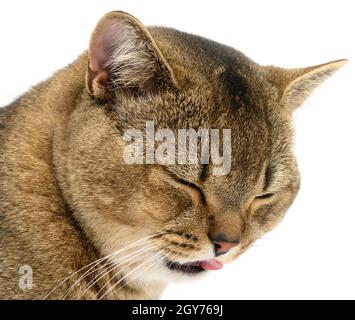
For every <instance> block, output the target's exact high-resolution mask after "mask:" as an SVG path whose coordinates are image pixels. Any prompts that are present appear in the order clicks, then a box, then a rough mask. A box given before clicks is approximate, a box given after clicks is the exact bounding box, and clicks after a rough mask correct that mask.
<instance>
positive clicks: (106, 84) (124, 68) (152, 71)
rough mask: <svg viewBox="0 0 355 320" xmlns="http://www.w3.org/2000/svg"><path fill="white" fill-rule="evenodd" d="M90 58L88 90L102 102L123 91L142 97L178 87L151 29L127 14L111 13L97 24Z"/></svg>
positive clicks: (92, 39) (87, 76)
mask: <svg viewBox="0 0 355 320" xmlns="http://www.w3.org/2000/svg"><path fill="white" fill-rule="evenodd" d="M88 58H89V62H88V70H87V75H86V85H87V89H88V90H89V92H90V94H92V95H93V96H95V97H96V98H99V99H107V98H110V97H112V96H113V95H114V93H115V92H117V91H120V90H121V91H123V92H126V93H127V94H134V95H140V94H145V93H147V92H157V91H161V90H166V89H169V88H170V89H172V88H176V87H177V84H176V81H175V79H174V76H173V73H172V71H171V68H170V67H169V65H168V64H167V62H166V61H165V59H164V57H163V56H162V54H161V52H160V50H159V48H158V47H157V45H156V43H155V42H154V40H153V38H152V36H151V35H150V33H149V32H148V30H147V29H146V28H145V27H144V26H143V25H142V24H141V23H140V22H139V21H138V20H137V19H135V18H134V17H132V16H131V15H129V14H127V13H125V12H120V11H114V12H110V13H108V14H106V15H105V16H104V17H103V18H102V19H101V20H100V21H99V22H98V24H97V26H96V28H95V30H94V32H93V34H92V37H91V41H90V46H89V51H88Z"/></svg>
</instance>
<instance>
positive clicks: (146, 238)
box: [43, 234, 157, 300]
mask: <svg viewBox="0 0 355 320" xmlns="http://www.w3.org/2000/svg"><path fill="white" fill-rule="evenodd" d="M156 236H157V234H153V235H150V236H147V237H144V238H141V239H138V240H136V241H135V242H133V243H131V244H130V245H129V246H127V247H125V248H122V249H119V250H117V251H115V252H113V253H111V254H109V255H107V256H105V257H102V258H100V259H97V260H95V261H93V262H91V263H89V264H88V265H86V266H84V267H82V268H80V269H79V270H77V271H76V272H74V273H73V274H71V275H70V276H68V277H66V278H65V279H64V280H62V281H61V282H60V283H59V284H58V285H57V286H56V287H54V288H53V289H52V290H51V291H50V292H49V293H48V294H47V295H46V296H44V297H43V299H44V300H45V299H47V298H48V297H49V296H50V295H51V294H52V293H54V292H55V290H57V289H58V288H59V287H60V286H62V285H63V284H64V283H65V282H66V281H68V280H69V279H70V278H72V277H73V276H75V275H76V274H78V273H79V272H81V271H83V270H84V269H86V268H88V267H90V266H92V267H91V268H90V269H89V270H91V269H92V268H94V267H95V266H97V265H98V264H99V263H100V262H102V261H104V260H106V259H109V258H110V257H112V256H115V255H117V254H118V253H120V252H122V251H125V250H127V249H130V248H132V247H135V246H138V245H140V243H141V242H143V241H145V240H148V239H150V238H153V237H156ZM76 283H77V282H76ZM76 283H75V284H76Z"/></svg>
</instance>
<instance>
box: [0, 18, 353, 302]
mask: <svg viewBox="0 0 355 320" xmlns="http://www.w3.org/2000/svg"><path fill="white" fill-rule="evenodd" d="M345 63H346V61H345V60H339V61H333V62H329V63H326V64H322V65H318V66H313V67H307V68H299V69H284V68H279V67H275V66H261V65H259V64H257V63H255V62H253V61H252V60H250V59H249V58H248V57H246V56H245V55H243V54H242V53H240V52H239V51H236V50H235V49H233V48H230V47H228V46H225V45H221V44H219V43H216V42H214V41H211V40H207V39H205V38H202V37H199V36H195V35H191V34H188V33H184V32H180V31H177V30H174V29H169V28H163V27H149V28H146V27H145V26H143V25H142V24H141V23H140V22H139V21H138V20H137V19H135V18H134V17H132V16H131V15H129V14H127V13H124V12H110V13H108V14H106V15H105V16H104V17H103V18H102V19H101V20H100V21H99V22H98V24H97V27H96V28H95V30H94V32H93V34H92V37H91V41H90V44H89V49H88V51H87V52H85V53H83V54H82V55H81V56H80V57H79V58H78V59H77V60H75V61H74V62H73V63H72V64H70V65H69V66H67V67H66V68H64V69H62V70H60V71H58V72H57V73H55V74H54V75H53V76H52V77H51V78H49V79H48V80H46V81H44V82H42V83H41V84H39V85H37V86H36V87H34V88H33V89H31V90H30V91H29V92H27V93H26V94H24V95H23V96H22V97H20V98H19V99H17V100H16V101H15V102H14V103H12V104H11V105H9V106H7V107H5V108H1V109H0V155H1V157H0V298H2V299H155V298H159V296H160V295H161V294H162V292H163V290H164V288H165V286H166V285H167V283H168V282H170V281H173V280H179V279H184V278H185V279H190V278H193V277H197V276H200V275H203V274H205V273H207V271H209V270H217V269H221V268H222V267H223V264H224V263H227V262H230V261H232V260H234V259H236V258H237V257H238V256H239V255H240V254H242V253H243V252H244V251H245V250H247V249H248V248H249V247H250V246H251V245H252V244H253V242H254V241H255V240H256V239H258V238H259V237H260V236H261V235H263V234H264V233H265V232H267V231H269V230H271V229H272V228H274V227H275V225H276V224H277V223H278V222H279V221H280V220H281V219H282V217H283V216H284V214H285V212H286V211H287V209H288V208H289V206H290V205H291V203H292V202H293V200H294V198H295V196H296V194H297V191H298V189H299V185H300V179H299V173H298V170H297V164H296V161H295V158H294V155H293V151H292V123H291V122H292V112H293V111H294V110H295V109H296V108H297V107H299V106H300V105H301V104H302V103H303V101H304V100H305V99H306V98H307V96H308V95H309V94H310V93H311V92H312V90H313V89H314V88H315V87H316V86H318V85H319V84H320V83H321V82H322V81H324V80H325V79H326V78H327V77H328V76H330V75H331V74H332V73H333V72H335V71H336V70H337V69H339V68H340V67H341V66H343V65H344V64H345ZM147 121H151V122H153V123H154V125H155V127H156V128H157V129H158V128H166V129H169V130H171V132H174V133H177V132H178V130H180V129H195V130H198V129H201V128H207V129H219V130H223V129H229V130H230V132H231V152H230V160H231V161H230V170H229V171H228V172H227V173H226V174H223V175H217V174H214V173H213V172H214V171H213V169H214V166H215V165H214V164H211V163H202V162H201V161H198V162H196V163H192V162H191V163H190V162H186V163H185V164H175V165H174V164H166V165H164V164H161V163H156V162H155V163H150V164H147V163H135V164H127V163H126V162H125V160H124V157H123V154H124V152H125V151H124V150H126V149H125V148H126V147H127V142H126V141H125V140H124V139H123V136H124V134H125V132H126V131H127V130H132V129H134V130H140V132H145V130H146V123H147ZM144 154H146V152H145V153H144ZM199 157H201V155H199ZM199 159H200V158H199Z"/></svg>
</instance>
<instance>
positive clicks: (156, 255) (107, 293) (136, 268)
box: [99, 252, 160, 300]
mask: <svg viewBox="0 0 355 320" xmlns="http://www.w3.org/2000/svg"><path fill="white" fill-rule="evenodd" d="M159 257H160V253H159V252H158V253H156V254H155V255H154V256H153V257H151V259H154V258H159ZM158 260H159V259H158ZM150 262H151V261H150V260H147V261H144V262H143V263H141V264H140V265H138V266H137V267H135V268H134V269H133V270H131V271H130V272H128V273H127V274H126V275H125V276H124V277H122V278H121V279H120V280H119V281H118V282H117V283H115V284H114V285H113V286H111V288H109V289H108V290H107V291H106V292H105V293H104V294H103V295H102V296H101V297H100V298H99V300H102V299H103V298H105V297H106V296H107V295H111V294H112V293H113V292H116V291H117V290H114V291H113V292H111V291H112V290H113V289H114V288H115V287H116V286H117V285H118V284H119V283H121V282H123V281H124V280H125V279H126V278H127V277H128V276H129V275H130V274H132V273H134V272H136V271H137V270H139V269H140V268H141V267H142V266H144V265H146V264H147V263H150ZM156 262H157V261H155V263H156ZM155 263H154V264H155ZM151 266H152V265H151ZM117 274H119V273H117ZM130 282H131V281H130ZM110 292H111V293H110Z"/></svg>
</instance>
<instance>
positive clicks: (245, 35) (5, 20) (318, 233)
mask: <svg viewBox="0 0 355 320" xmlns="http://www.w3.org/2000/svg"><path fill="white" fill-rule="evenodd" d="M352 5H354V1H351V0H349V1H342V0H337V1H324V0H323V1H310V0H306V1H305V0H302V1H301V0H298V1H270V0H269V1H263V0H260V1H250V0H248V1H243V2H241V1H221V0H220V1H191V0H189V1H183V0H179V1H176V0H175V1H144V0H141V1H132V0H130V1H109V0H106V1H104V0H100V1H89V0H86V1H79V0H75V1H72V0H60V1H57V0H56V1H54V0H51V1H35V0H27V1H25V0H24V1H19V0H11V1H1V2H0V43H1V45H0V70H1V73H0V106H4V105H6V104H8V103H10V102H11V101H12V100H13V99H14V98H15V97H17V96H18V95H19V94H21V93H23V92H25V91H26V90H27V89H28V88H29V87H30V86H31V85H34V84H36V83H37V82H39V81H41V80H43V79H45V78H46V77H48V76H49V75H51V73H52V72H54V71H55V70H57V69H58V68H61V67H63V66H64V65H66V64H67V63H69V62H71V61H72V60H74V58H76V56H78V55H79V54H80V53H81V52H82V51H83V50H84V49H86V48H87V43H88V40H89V36H90V33H91V31H92V29H93V28H94V26H95V24H96V22H97V20H98V19H99V18H100V16H101V15H103V14H104V13H106V12H107V11H111V10H124V11H127V12H129V13H131V14H133V15H134V16H136V17H137V18H138V19H140V20H141V21H142V22H143V23H145V24H148V25H152V24H153V25H165V26H170V27H174V28H177V29H180V30H183V31H188V32H191V33H196V34H199V35H202V36H205V37H208V38H212V39H214V40H217V41H219V42H222V43H225V44H228V45H231V46H233V47H235V48H237V49H239V50H241V51H242V52H244V53H245V54H247V55H248V56H250V57H251V58H252V59H254V60H256V61H257V62H259V63H261V64H276V65H280V66H284V67H301V66H308V65H313V64H319V63H323V62H327V61H328V60H334V59H340V58H348V59H349V60H350V63H349V64H348V65H347V66H345V67H344V68H343V69H342V70H341V71H339V72H338V73H337V74H336V75H335V76H333V77H332V78H331V79H330V80H328V81H327V82H326V83H325V84H324V85H322V86H321V87H320V88H319V89H318V90H317V91H316V92H315V94H314V95H313V96H312V97H311V99H309V100H308V101H307V103H306V104H305V105H304V107H303V108H301V109H299V110H297V112H296V113H295V128H296V146H295V151H296V154H297V158H298V161H299V166H300V170H301V173H302V178H303V180H302V188H301V191H300V194H299V196H298V198H297V200H296V202H295V204H294V205H293V207H292V208H291V209H290V210H289V212H288V215H287V217H286V219H285V220H284V221H283V223H281V224H280V226H279V227H277V229H276V230H275V231H273V232H271V233H269V234H267V235H266V236H265V237H264V238H263V239H261V240H260V241H259V242H258V243H257V244H256V246H255V247H253V248H252V249H250V251H249V252H247V253H246V254H244V256H242V257H241V258H239V260H237V261H235V262H234V263H233V264H231V265H228V266H226V267H225V268H224V269H223V270H220V271H216V272H214V273H211V274H210V275H208V276H207V277H206V278H204V279H202V280H199V281H192V282H190V283H181V284H174V285H170V286H169V287H168V289H167V290H166V292H165V294H164V296H163V298H165V299H205V298H206V299H219V298H223V299H249V298H255V299H261V298H266V299H276V298H278V299H289V298H296V299H301V298H303V299H328V298H339V299H340V298H355V250H354V246H355V210H354V200H355V190H354V189H355V188H354V183H355V174H354V166H355V157H354V137H355V122H354V121H355V119H354V118H355V103H354V97H353V94H354V84H355V77H354V74H355V73H354V71H355V70H354V63H355V45H354V30H355V19H354V8H352Z"/></svg>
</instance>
